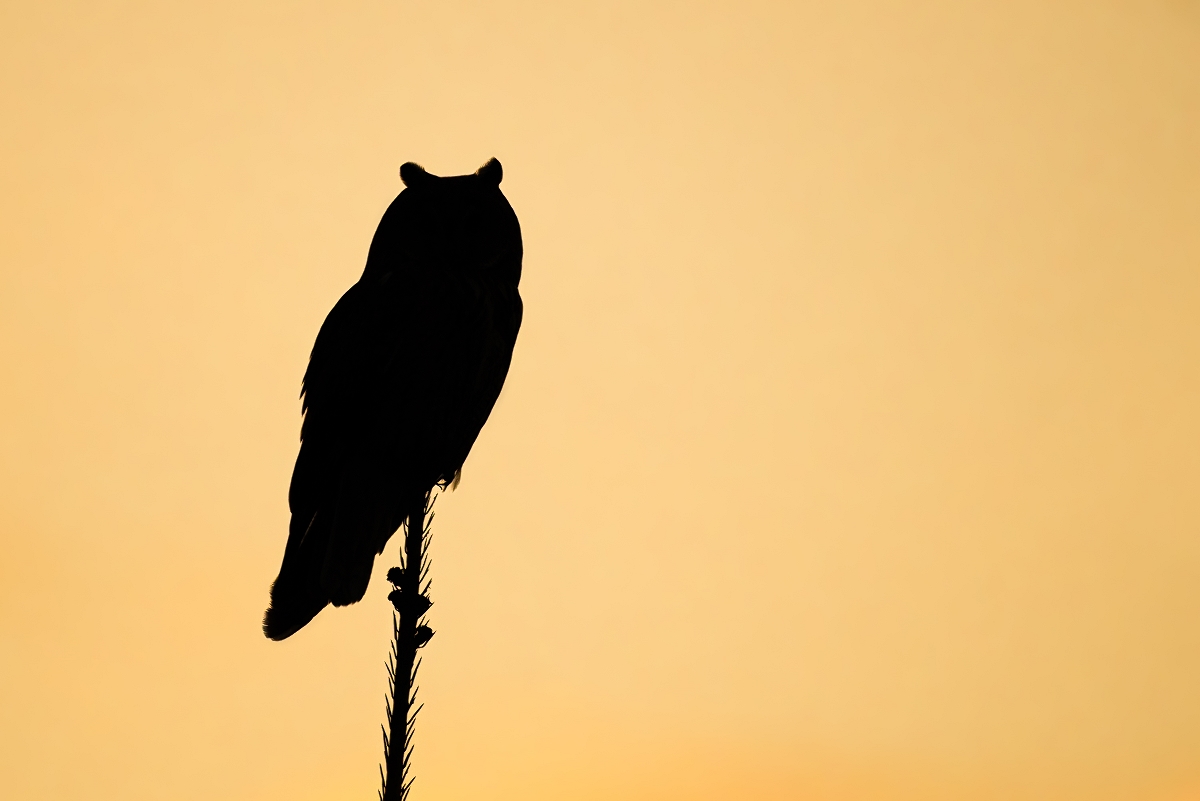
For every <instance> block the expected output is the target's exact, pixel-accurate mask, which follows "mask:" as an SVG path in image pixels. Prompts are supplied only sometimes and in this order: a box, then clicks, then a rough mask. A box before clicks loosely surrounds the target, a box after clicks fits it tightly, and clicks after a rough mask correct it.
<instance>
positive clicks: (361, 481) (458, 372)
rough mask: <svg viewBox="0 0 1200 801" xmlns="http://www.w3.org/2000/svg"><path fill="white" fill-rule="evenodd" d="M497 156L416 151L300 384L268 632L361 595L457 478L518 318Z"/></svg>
mask: <svg viewBox="0 0 1200 801" xmlns="http://www.w3.org/2000/svg"><path fill="white" fill-rule="evenodd" d="M502 176H503V169H502V167H501V166H500V162H499V161H497V160H496V159H492V160H490V161H489V162H488V163H487V164H485V165H483V166H482V167H481V168H479V170H478V171H477V172H476V173H474V174H472V175H459V176H453V177H439V176H436V175H432V174H431V173H428V172H426V171H425V170H424V169H422V168H421V167H420V166H418V165H416V164H412V163H408V164H405V165H404V166H403V167H401V168H400V177H401V179H402V180H403V182H404V185H405V188H404V190H403V191H402V192H401V193H400V194H399V195H398V196H397V197H396V199H395V200H394V201H393V202H392V204H391V205H390V206H389V207H388V209H387V211H386V212H384V215H383V219H381V220H380V221H379V227H378V228H377V229H376V231H375V237H374V239H373V240H372V241H371V247H370V250H369V252H368V254H367V264H366V269H364V270H363V274H362V277H361V278H359V280H358V282H357V283H356V284H354V286H352V287H350V289H349V290H347V292H346V294H344V295H342V297H341V299H340V300H339V301H338V302H337V304H336V305H334V307H333V310H332V311H330V312H329V315H328V316H327V317H326V318H325V322H324V324H322V326H321V330H320V332H319V333H318V334H317V339H316V342H315V344H314V345H313V349H312V355H311V356H310V357H309V362H308V369H307V370H306V371H305V373H304V382H303V389H302V392H301V398H302V410H303V414H304V422H303V425H302V426H301V433H300V439H301V444H300V453H299V455H298V456H297V457H296V466H295V469H294V471H293V473H292V483H291V488H290V490H289V493H288V503H289V506H290V507H291V513H292V517H291V525H290V529H289V532H288V540H287V546H286V548H285V549H284V553H283V564H282V566H281V567H280V569H279V576H278V578H276V579H275V582H274V584H272V586H271V603H270V606H269V608H268V609H267V613H266V617H265V618H264V620H263V631H264V633H265V634H266V636H267V637H269V638H271V639H272V640H282V639H284V638H286V637H289V636H291V635H292V634H294V633H295V632H296V631H298V630H299V629H300V628H302V627H303V626H304V625H305V624H306V623H308V622H309V621H310V620H312V619H313V618H314V617H315V616H316V615H317V613H318V612H320V611H321V610H322V609H324V608H325V606H326V605H327V604H333V605H334V606H345V605H347V604H352V603H354V602H356V601H358V600H360V599H361V598H362V597H363V594H364V593H365V592H366V589H367V584H368V583H369V581H370V579H371V571H372V568H373V567H374V564H375V557H376V556H377V555H378V554H380V553H382V552H383V549H384V546H385V545H386V544H387V542H388V539H389V538H390V537H391V536H392V534H393V533H395V532H396V530H397V529H399V528H400V526H401V525H402V524H403V523H404V521H405V519H406V517H407V515H408V514H409V511H410V510H411V509H412V508H413V502H412V499H413V498H424V495H425V493H427V492H429V491H430V490H432V489H433V488H434V487H435V486H442V487H445V486H447V485H449V484H452V483H456V482H457V480H458V478H459V476H460V471H461V470H462V465H463V461H464V460H465V459H466V458H467V454H468V453H469V452H470V450H471V446H472V445H474V443H475V439H476V437H478V436H479V432H480V429H482V427H483V424H484V423H485V422H486V421H487V419H488V415H490V414H491V411H492V407H493V406H494V405H495V403H496V399H497V397H498V396H499V395H500V389H501V387H502V386H503V385H504V379H505V377H506V376H507V374H508V368H509V364H510V362H511V360H512V353H513V346H514V344H515V343H516V339H517V331H518V330H519V329H520V326H521V314H522V304H521V296H520V294H519V293H518V291H517V285H518V283H519V282H520V278H521V258H522V252H523V251H522V245H521V228H520V225H519V223H518V222H517V216H516V214H515V213H514V212H513V209H512V206H510V205H509V203H508V200H507V199H506V198H505V197H504V194H503V193H502V192H501V191H500V180H501V178H502Z"/></svg>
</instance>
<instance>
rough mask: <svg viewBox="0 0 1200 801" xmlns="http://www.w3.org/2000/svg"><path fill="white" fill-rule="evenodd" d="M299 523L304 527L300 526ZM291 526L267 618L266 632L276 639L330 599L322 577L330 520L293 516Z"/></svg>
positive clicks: (284, 636) (288, 633) (289, 632)
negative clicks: (305, 521) (306, 521)
mask: <svg viewBox="0 0 1200 801" xmlns="http://www.w3.org/2000/svg"><path fill="white" fill-rule="evenodd" d="M299 526H304V528H303V529H302V530H298V529H299ZM291 529H292V530H291V531H290V532H289V535H288V544H287V549H286V550H285V551H284V554H283V565H282V566H281V567H280V568H279V577H278V578H276V579H275V583H274V584H272V585H271V605H270V606H269V607H267V614H266V616H265V617H264V618H263V633H264V634H266V635H267V637H269V638H270V639H272V640H283V639H287V638H288V637H290V636H292V635H293V634H295V633H296V632H297V631H299V630H300V629H301V628H303V627H304V625H305V624H306V623H308V621H310V620H312V619H313V618H314V617H316V616H317V613H318V612H320V611H321V610H322V609H324V608H325V606H326V605H327V604H328V603H329V594H328V593H327V592H326V591H325V590H324V588H323V582H322V581H321V571H322V569H323V568H324V565H325V555H326V552H327V551H328V548H329V535H330V526H329V524H328V521H327V520H324V519H322V516H321V515H319V514H318V515H314V516H313V517H312V519H311V520H309V521H308V523H307V525H305V523H304V520H303V518H300V519H297V518H296V517H295V516H293V517H292V524H291Z"/></svg>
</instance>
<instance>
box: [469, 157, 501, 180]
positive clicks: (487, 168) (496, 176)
mask: <svg viewBox="0 0 1200 801" xmlns="http://www.w3.org/2000/svg"><path fill="white" fill-rule="evenodd" d="M475 174H476V175H478V176H479V177H480V178H482V179H483V180H485V181H487V182H488V183H490V184H495V185H496V186H499V185H500V181H501V180H502V179H503V178H504V168H503V167H501V166H500V162H499V161H497V160H496V159H488V163H487V164H484V165H483V166H482V167H480V168H479V169H478V170H476V171H475Z"/></svg>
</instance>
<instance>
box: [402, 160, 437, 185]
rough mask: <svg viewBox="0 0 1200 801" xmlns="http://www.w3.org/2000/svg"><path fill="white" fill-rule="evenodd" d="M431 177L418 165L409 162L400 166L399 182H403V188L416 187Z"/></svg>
mask: <svg viewBox="0 0 1200 801" xmlns="http://www.w3.org/2000/svg"><path fill="white" fill-rule="evenodd" d="M432 177H433V176H432V175H430V174H429V173H427V172H425V168H424V167H422V166H421V165H420V164H415V163H413V162H411V161H409V162H406V163H404V164H402V165H400V180H401V181H404V185H405V186H417V185H418V184H421V183H424V182H425V181H428V180H429V179H430V178H432Z"/></svg>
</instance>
